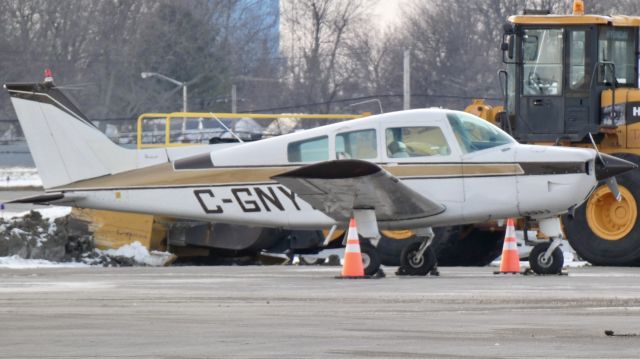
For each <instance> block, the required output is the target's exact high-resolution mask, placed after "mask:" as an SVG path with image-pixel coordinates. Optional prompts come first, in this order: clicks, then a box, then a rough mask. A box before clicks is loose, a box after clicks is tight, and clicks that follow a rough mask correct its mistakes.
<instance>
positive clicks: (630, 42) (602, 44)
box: [598, 28, 637, 86]
mask: <svg viewBox="0 0 640 359" xmlns="http://www.w3.org/2000/svg"><path fill="white" fill-rule="evenodd" d="M636 33H637V30H635V29H626V28H613V29H612V28H602V29H601V30H600V35H599V37H598V61H599V62H601V63H605V64H606V63H613V64H614V66H615V75H616V79H615V81H616V85H618V86H633V85H634V84H635V83H636V75H635V74H636V64H637V55H636V52H635V43H636ZM613 71H614V69H613V67H612V66H601V67H600V68H599V72H598V81H599V82H601V83H605V82H609V83H611V82H613Z"/></svg>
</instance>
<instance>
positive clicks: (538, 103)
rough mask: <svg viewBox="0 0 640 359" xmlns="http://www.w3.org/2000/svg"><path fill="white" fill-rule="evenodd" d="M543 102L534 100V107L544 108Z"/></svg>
mask: <svg viewBox="0 0 640 359" xmlns="http://www.w3.org/2000/svg"><path fill="white" fill-rule="evenodd" d="M542 104H543V101H542V100H533V105H534V106H542Z"/></svg>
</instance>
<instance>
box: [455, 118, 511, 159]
mask: <svg viewBox="0 0 640 359" xmlns="http://www.w3.org/2000/svg"><path fill="white" fill-rule="evenodd" d="M447 120H449V123H450V124H451V128H452V129H453V133H454V135H455V136H456V140H457V141H458V144H460V149H461V150H462V152H463V153H470V152H475V151H480V150H485V149H487V148H492V147H497V146H502V145H506V144H509V143H513V142H514V140H513V139H512V138H511V137H510V136H509V135H507V134H506V133H505V132H503V131H502V130H501V129H499V128H498V127H496V126H494V125H492V124H490V123H489V122H487V121H485V120H483V119H481V118H479V117H476V116H474V115H471V114H468V113H464V112H458V113H453V112H451V113H447Z"/></svg>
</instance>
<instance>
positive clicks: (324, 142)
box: [287, 136, 329, 162]
mask: <svg viewBox="0 0 640 359" xmlns="http://www.w3.org/2000/svg"><path fill="white" fill-rule="evenodd" d="M287 158H288V160H289V162H315V161H327V160H328V159H329V137H327V136H322V137H316V138H311V139H308V140H303V141H297V142H291V143H290V144H289V145H288V146H287Z"/></svg>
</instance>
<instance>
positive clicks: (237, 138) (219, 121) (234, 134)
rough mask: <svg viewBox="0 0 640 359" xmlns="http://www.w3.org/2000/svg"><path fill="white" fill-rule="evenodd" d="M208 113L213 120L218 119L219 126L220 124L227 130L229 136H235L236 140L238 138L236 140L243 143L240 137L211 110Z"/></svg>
mask: <svg viewBox="0 0 640 359" xmlns="http://www.w3.org/2000/svg"><path fill="white" fill-rule="evenodd" d="M209 114H210V115H211V117H213V119H214V120H216V121H218V123H219V124H220V126H222V127H223V128H224V129H225V130H227V132H229V133H230V134H231V136H233V137H235V138H236V140H238V142H240V143H244V141H243V140H242V138H240V136H238V135H237V134H236V133H235V132H233V131H231V129H230V128H229V127H227V126H226V125H225V124H224V123H223V122H222V121H221V120H220V119H219V118H218V117H217V116H216V115H214V114H213V112H209Z"/></svg>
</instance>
